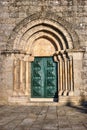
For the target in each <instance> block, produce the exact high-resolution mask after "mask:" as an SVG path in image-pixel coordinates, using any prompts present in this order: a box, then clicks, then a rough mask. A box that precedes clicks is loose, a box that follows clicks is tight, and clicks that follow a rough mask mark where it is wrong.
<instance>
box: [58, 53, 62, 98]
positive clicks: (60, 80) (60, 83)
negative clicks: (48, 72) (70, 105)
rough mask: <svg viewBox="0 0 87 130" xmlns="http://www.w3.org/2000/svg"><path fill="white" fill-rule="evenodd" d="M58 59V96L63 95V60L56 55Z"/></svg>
mask: <svg viewBox="0 0 87 130" xmlns="http://www.w3.org/2000/svg"><path fill="white" fill-rule="evenodd" d="M58 59H59V96H61V95H62V94H63V60H62V57H61V55H58Z"/></svg>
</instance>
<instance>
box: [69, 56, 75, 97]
mask: <svg viewBox="0 0 87 130" xmlns="http://www.w3.org/2000/svg"><path fill="white" fill-rule="evenodd" d="M73 91H74V86H73V58H72V57H70V92H69V95H70V96H73Z"/></svg>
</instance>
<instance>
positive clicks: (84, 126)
mask: <svg viewBox="0 0 87 130" xmlns="http://www.w3.org/2000/svg"><path fill="white" fill-rule="evenodd" d="M0 130H87V107H69V106H43V107H37V106H0Z"/></svg>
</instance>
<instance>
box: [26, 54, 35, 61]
mask: <svg viewBox="0 0 87 130" xmlns="http://www.w3.org/2000/svg"><path fill="white" fill-rule="evenodd" d="M24 61H29V62H32V61H34V56H29V55H25V57H24Z"/></svg>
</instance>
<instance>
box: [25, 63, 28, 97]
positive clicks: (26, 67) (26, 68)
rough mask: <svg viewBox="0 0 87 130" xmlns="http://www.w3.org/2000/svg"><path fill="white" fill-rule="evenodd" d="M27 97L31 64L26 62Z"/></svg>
mask: <svg viewBox="0 0 87 130" xmlns="http://www.w3.org/2000/svg"><path fill="white" fill-rule="evenodd" d="M25 95H29V62H28V61H26V88H25Z"/></svg>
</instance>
